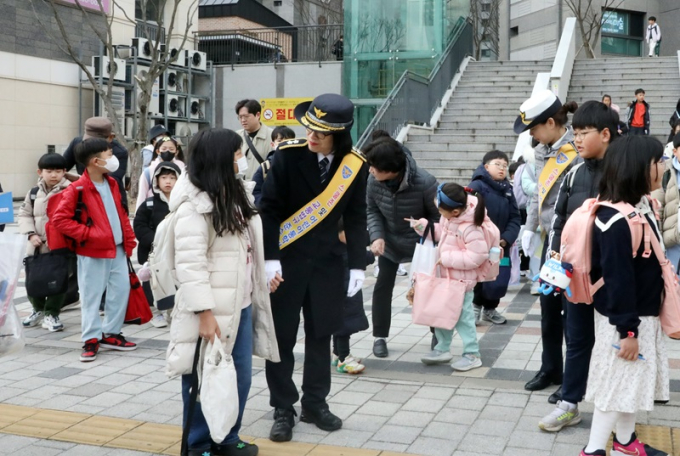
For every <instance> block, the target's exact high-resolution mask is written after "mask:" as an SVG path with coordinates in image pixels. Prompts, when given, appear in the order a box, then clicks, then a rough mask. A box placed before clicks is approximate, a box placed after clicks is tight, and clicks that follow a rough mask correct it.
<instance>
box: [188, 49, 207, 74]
mask: <svg viewBox="0 0 680 456" xmlns="http://www.w3.org/2000/svg"><path fill="white" fill-rule="evenodd" d="M184 56H185V59H184V62H185V64H186V66H187V67H191V68H192V69H193V70H198V71H205V70H206V68H207V66H206V63H207V56H206V53H205V52H201V51H184Z"/></svg>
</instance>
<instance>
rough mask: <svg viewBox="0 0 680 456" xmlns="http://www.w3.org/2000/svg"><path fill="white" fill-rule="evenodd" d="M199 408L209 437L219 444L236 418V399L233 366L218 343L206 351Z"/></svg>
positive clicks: (229, 357) (237, 403) (236, 390)
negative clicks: (208, 431) (206, 424)
mask: <svg viewBox="0 0 680 456" xmlns="http://www.w3.org/2000/svg"><path fill="white" fill-rule="evenodd" d="M201 409H202V410H203V416H204V417H205V421H206V423H208V429H210V437H211V438H212V439H213V441H214V442H215V443H218V444H219V443H222V441H223V440H224V439H225V437H226V436H227V434H229V431H231V428H233V427H234V425H235V424H236V420H237V419H238V410H239V401H238V384H237V383H236V368H235V367H234V360H233V359H232V357H231V355H227V354H226V353H225V352H224V348H223V347H222V342H220V341H219V340H218V341H217V343H215V344H212V349H210V348H209V350H206V357H205V361H204V363H203V374H202V380H201Z"/></svg>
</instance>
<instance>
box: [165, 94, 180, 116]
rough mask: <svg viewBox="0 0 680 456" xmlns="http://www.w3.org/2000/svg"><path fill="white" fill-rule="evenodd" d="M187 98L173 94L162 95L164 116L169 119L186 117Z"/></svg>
mask: <svg viewBox="0 0 680 456" xmlns="http://www.w3.org/2000/svg"><path fill="white" fill-rule="evenodd" d="M185 105H186V98H185V97H180V96H178V95H172V94H162V95H161V108H162V114H165V115H166V116H167V117H185V116H186V106H185Z"/></svg>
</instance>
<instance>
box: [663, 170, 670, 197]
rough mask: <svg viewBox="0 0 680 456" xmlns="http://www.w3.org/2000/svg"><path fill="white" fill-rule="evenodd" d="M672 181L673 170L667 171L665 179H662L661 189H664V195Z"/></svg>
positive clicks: (664, 175) (664, 174)
mask: <svg viewBox="0 0 680 456" xmlns="http://www.w3.org/2000/svg"><path fill="white" fill-rule="evenodd" d="M670 180H671V170H670V169H667V170H666V171H665V172H664V173H663V178H662V179H661V187H662V188H663V191H664V193H665V192H666V189H667V188H668V183H669V182H670Z"/></svg>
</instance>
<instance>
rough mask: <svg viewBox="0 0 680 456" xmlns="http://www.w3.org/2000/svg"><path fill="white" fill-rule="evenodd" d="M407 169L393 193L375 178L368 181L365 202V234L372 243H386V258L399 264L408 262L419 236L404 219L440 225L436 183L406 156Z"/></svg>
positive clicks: (432, 177)
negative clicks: (366, 210)
mask: <svg viewBox="0 0 680 456" xmlns="http://www.w3.org/2000/svg"><path fill="white" fill-rule="evenodd" d="M405 155H406V169H405V170H404V177H403V178H402V181H401V183H400V184H399V187H398V188H397V190H396V192H393V191H392V190H391V189H390V188H389V187H388V186H387V184H386V183H385V182H380V181H377V180H376V179H375V177H373V176H370V177H369V178H368V187H367V189H366V199H367V202H368V232H369V234H370V236H371V242H373V241H375V240H376V239H384V240H385V254H384V256H385V258H387V259H388V260H390V261H392V262H394V263H402V262H407V261H411V258H412V257H413V251H414V250H415V248H416V243H417V242H418V241H419V240H420V236H419V235H418V234H417V233H416V232H415V231H414V230H413V228H411V226H410V225H409V223H408V222H406V221H404V219H405V218H409V217H413V218H414V219H419V218H426V219H427V220H429V221H431V222H433V223H434V222H437V221H439V217H440V215H439V210H437V206H435V203H434V199H435V195H436V193H437V179H435V177H434V176H433V175H431V174H430V173H428V172H427V171H425V170H424V169H422V168H419V167H418V165H416V161H415V160H414V159H413V157H411V156H410V155H408V154H406V153H405Z"/></svg>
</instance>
